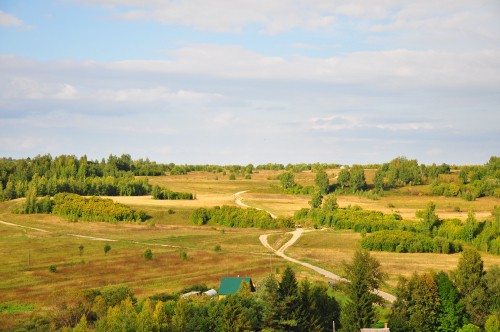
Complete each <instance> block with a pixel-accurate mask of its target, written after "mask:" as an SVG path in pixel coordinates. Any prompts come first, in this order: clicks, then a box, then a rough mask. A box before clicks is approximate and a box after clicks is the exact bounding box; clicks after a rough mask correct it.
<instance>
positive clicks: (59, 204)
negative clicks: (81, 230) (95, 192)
mask: <svg viewBox="0 0 500 332" xmlns="http://www.w3.org/2000/svg"><path fill="white" fill-rule="evenodd" d="M52 213H53V214H56V215H59V216H61V217H64V218H68V219H70V220H71V221H77V220H86V221H105V222H118V221H137V222H142V221H144V220H146V217H147V216H146V213H145V212H144V211H136V210H133V209H131V208H130V207H128V206H126V205H123V204H120V203H115V202H113V201H112V200H111V199H103V198H100V197H96V196H93V197H90V198H86V197H82V196H79V195H76V194H70V193H60V194H56V195H55V196H54V199H53V204H52Z"/></svg>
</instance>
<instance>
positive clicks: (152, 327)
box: [137, 299, 159, 332]
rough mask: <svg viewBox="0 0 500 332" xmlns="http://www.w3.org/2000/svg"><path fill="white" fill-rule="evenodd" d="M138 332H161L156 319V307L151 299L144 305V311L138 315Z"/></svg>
mask: <svg viewBox="0 0 500 332" xmlns="http://www.w3.org/2000/svg"><path fill="white" fill-rule="evenodd" d="M137 331H138V332H155V331H159V326H158V323H157V322H156V321H155V318H154V307H153V304H152V303H151V300H150V299H146V300H145V301H144V303H143V304H142V309H141V311H140V312H139V314H138V315H137Z"/></svg>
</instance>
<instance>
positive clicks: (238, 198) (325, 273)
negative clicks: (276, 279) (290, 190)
mask: <svg viewBox="0 0 500 332" xmlns="http://www.w3.org/2000/svg"><path fill="white" fill-rule="evenodd" d="M247 191H248V190H245V191H240V192H237V193H235V194H234V197H235V199H234V201H235V203H236V204H237V205H239V206H242V207H247V208H248V207H251V206H249V205H247V204H245V203H243V201H242V199H241V195H242V194H244V193H246V192H247ZM266 212H268V213H269V214H270V215H271V217H273V218H276V216H275V215H273V214H271V213H270V212H269V211H266ZM312 231H313V230H304V229H303V228H297V229H296V230H295V231H293V232H290V233H291V234H292V238H291V239H290V240H289V241H288V242H287V243H285V244H284V245H282V246H281V248H279V249H278V250H274V249H273V247H271V246H270V245H269V242H268V241H267V236H268V235H269V234H262V235H260V236H259V240H260V242H261V243H262V245H263V246H264V247H266V248H268V249H269V250H271V251H273V252H274V253H275V254H276V255H278V256H280V257H282V258H284V259H286V260H288V261H290V262H293V263H296V264H300V265H302V266H304V267H307V268H308V269H311V270H313V271H316V272H317V273H319V274H321V275H323V276H325V277H327V278H328V279H332V280H335V281H341V282H349V280H347V279H345V278H342V277H340V276H338V275H336V274H334V273H332V272H330V271H327V270H325V269H322V268H320V267H318V266H315V265H312V264H309V263H306V262H301V261H299V260H297V259H295V258H292V257H290V256H287V255H286V254H285V250H286V249H288V248H289V247H291V246H292V245H293V244H294V243H295V242H297V240H298V239H299V238H300V237H301V236H302V234H303V233H304V232H312ZM374 293H375V294H377V295H379V296H380V297H382V298H383V299H385V300H387V301H389V302H391V303H393V302H394V301H396V297H395V296H394V295H392V294H389V293H386V292H384V291H381V290H378V289H377V290H375V291H374Z"/></svg>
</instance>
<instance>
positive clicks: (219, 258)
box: [0, 169, 500, 329]
mask: <svg viewBox="0 0 500 332" xmlns="http://www.w3.org/2000/svg"><path fill="white" fill-rule="evenodd" d="M339 171H340V170H339V169H333V170H328V175H329V178H330V181H331V182H332V183H335V179H336V176H337V175H338V173H339ZM281 173H282V171H271V170H259V171H256V172H254V173H253V174H252V176H251V178H250V179H248V178H247V179H245V178H243V177H237V178H236V180H229V174H226V175H223V174H222V173H214V172H206V171H198V172H189V173H187V174H184V175H166V176H155V177H147V179H148V181H149V183H150V184H151V185H159V186H162V187H167V188H169V189H170V190H173V191H179V192H190V193H193V194H195V195H196V199H194V200H154V199H152V198H151V196H114V197H108V198H112V199H113V200H114V201H115V202H119V203H123V204H125V205H128V206H130V207H133V208H138V209H141V210H144V211H145V212H146V213H147V215H148V216H149V219H148V220H146V221H145V222H143V223H103V222H85V221H79V222H68V221H67V220H66V219H63V218H61V217H58V216H55V215H48V214H14V213H12V211H13V210H15V209H16V208H20V207H21V206H22V204H23V202H24V199H23V198H19V199H14V200H10V201H5V202H1V203H0V220H1V221H4V222H6V223H3V224H0V261H1V262H2V265H1V266H0V303H4V304H7V305H8V306H9V308H20V309H18V310H14V309H13V310H11V312H9V313H6V312H7V311H8V310H5V311H3V312H2V314H0V326H5V327H6V328H7V329H8V328H9V326H10V327H12V326H14V325H15V324H17V322H19V321H22V320H23V319H26V317H28V316H29V315H31V314H32V313H33V312H47V311H50V310H51V308H52V307H53V306H54V305H55V304H56V303H55V302H57V298H58V297H60V296H61V294H60V292H61V290H64V293H65V294H72V293H74V292H77V291H80V290H84V289H89V288H102V287H106V286H109V285H126V286H128V287H130V289H132V290H133V292H134V293H135V294H136V296H137V297H138V298H146V297H148V296H152V295H155V294H161V293H175V292H178V291H180V290H181V289H183V288H186V287H188V286H191V285H195V284H206V285H207V286H208V287H214V288H216V287H217V286H218V284H219V282H220V279H221V277H222V276H226V275H233V276H236V275H242V276H247V275H248V276H251V277H252V278H253V279H254V280H255V281H256V282H257V283H259V282H260V281H261V280H262V279H263V278H264V277H265V276H266V275H268V274H269V273H271V272H276V271H278V272H280V271H283V270H284V267H285V266H286V262H285V261H284V260H282V259H281V258H278V257H275V256H273V255H271V254H270V252H269V250H267V249H266V248H264V247H263V246H262V244H261V243H260V242H259V235H261V234H264V233H270V234H271V235H270V237H269V242H270V244H271V246H273V248H274V249H278V248H279V247H280V246H281V245H282V244H284V243H285V242H286V241H287V240H288V239H289V238H290V235H288V234H285V233H286V231H287V230H274V231H269V230H266V231H264V230H259V229H242V228H227V227H220V226H217V225H210V226H195V225H193V223H192V221H191V214H192V212H193V211H194V210H195V209H197V208H200V207H214V206H222V205H235V196H234V194H235V193H237V192H242V191H245V193H242V194H241V195H240V198H241V200H242V202H243V203H244V204H246V205H249V206H252V207H255V208H259V209H264V210H267V211H269V212H271V213H273V214H275V215H277V216H280V217H290V216H293V214H294V213H295V212H296V211H297V210H299V209H301V208H306V207H309V204H308V202H309V200H310V196H309V195H295V194H287V193H283V192H281V191H280V190H279V181H278V180H277V176H278V175H279V174H281ZM366 173H367V180H368V181H367V182H368V183H369V184H370V181H371V180H370V179H372V178H373V175H370V174H372V173H373V172H372V171H370V170H367V171H366ZM314 177H315V173H314V172H312V171H303V172H300V173H297V175H296V177H295V181H296V182H297V183H298V184H300V185H302V186H312V185H314ZM139 178H144V177H139ZM416 190H417V192H416ZM425 191H426V187H425V186H419V187H417V186H415V187H404V188H401V189H399V190H394V191H391V192H389V193H388V194H386V195H384V196H380V197H377V198H376V199H373V198H368V197H364V196H362V195H353V194H345V195H339V196H338V197H337V201H338V204H339V206H340V207H341V208H342V207H347V206H353V205H357V206H360V207H362V208H363V209H366V210H377V211H381V212H384V213H398V214H400V215H401V216H402V217H403V218H404V219H409V220H418V218H417V217H416V216H415V214H416V211H417V210H423V209H425V207H426V205H427V204H428V202H429V201H433V202H434V203H435V204H436V213H437V215H438V216H439V217H440V218H458V219H460V220H465V219H466V218H467V211H468V210H469V209H471V208H473V210H474V211H475V214H476V216H477V219H478V220H485V219H487V218H490V216H491V212H492V210H493V207H494V206H495V205H500V199H498V198H494V197H481V198H478V199H476V200H474V201H465V200H464V199H461V198H458V197H429V196H426V195H425ZM306 226H307V225H306ZM360 240H361V235H360V234H358V233H354V232H353V231H350V230H326V231H316V232H309V233H306V234H304V235H303V236H302V237H301V238H300V239H299V241H298V242H297V243H295V244H294V245H293V246H292V247H290V248H289V249H288V250H287V254H288V255H289V256H291V257H294V258H296V259H299V260H302V261H305V262H309V263H312V264H314V265H317V266H321V267H323V268H325V269H327V270H329V271H332V272H334V273H337V274H342V262H343V261H346V260H349V259H350V258H351V257H352V255H353V254H354V252H355V250H356V249H357V248H358V246H359V241H360ZM105 244H109V245H110V246H111V250H110V251H109V252H107V253H105V252H104V250H103V247H104V245H105ZM81 247H83V249H80V248H81ZM147 248H150V249H151V250H152V252H153V259H152V260H145V259H144V258H143V252H144V250H145V249H147ZM216 248H218V249H216ZM182 253H184V254H182ZM372 254H373V256H374V257H376V258H377V259H378V260H379V261H380V262H381V266H382V269H383V270H384V272H386V273H387V274H388V279H387V284H386V285H385V286H383V289H384V290H386V291H389V292H390V291H393V290H394V288H395V286H396V284H397V280H398V277H399V276H400V275H404V276H410V275H411V274H412V273H413V272H415V271H416V272H427V271H429V270H433V271H439V270H443V271H450V270H452V269H454V268H455V267H456V265H457V262H458V259H459V254H453V255H443V254H419V253H412V254H409V253H387V252H374V253H372ZM482 257H483V259H484V261H485V266H486V269H488V268H489V267H490V266H492V265H499V264H500V256H495V255H489V254H485V253H483V254H482ZM51 265H54V266H55V267H56V268H57V271H56V272H55V273H53V272H51V271H49V266H51ZM294 269H296V273H297V276H298V278H299V279H304V278H306V277H307V278H309V279H311V280H323V279H322V278H321V277H320V276H318V275H316V274H315V273H314V272H312V271H309V270H307V269H305V268H302V267H299V266H295V265H294Z"/></svg>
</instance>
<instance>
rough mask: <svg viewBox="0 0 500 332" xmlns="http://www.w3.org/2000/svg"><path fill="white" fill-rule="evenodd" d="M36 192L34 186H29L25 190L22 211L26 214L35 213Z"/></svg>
mask: <svg viewBox="0 0 500 332" xmlns="http://www.w3.org/2000/svg"><path fill="white" fill-rule="evenodd" d="M36 199H37V192H36V187H35V186H30V187H29V189H28V191H27V192H26V200H25V201H24V204H23V212H24V213H26V214H30V213H37V212H38V211H37V204H36Z"/></svg>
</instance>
